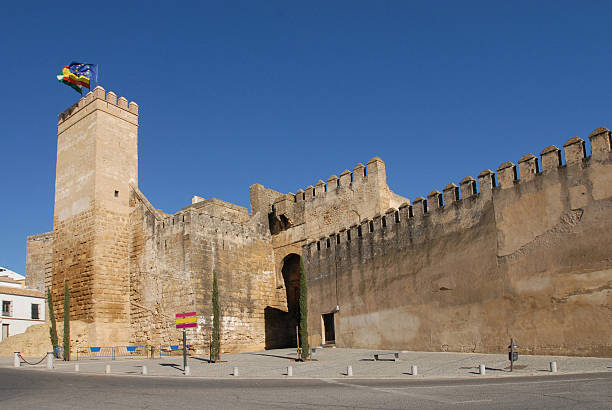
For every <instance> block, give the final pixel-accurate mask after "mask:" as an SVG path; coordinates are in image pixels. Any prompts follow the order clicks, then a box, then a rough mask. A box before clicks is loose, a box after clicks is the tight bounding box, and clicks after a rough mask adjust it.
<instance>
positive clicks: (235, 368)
mask: <svg viewBox="0 0 612 410" xmlns="http://www.w3.org/2000/svg"><path fill="white" fill-rule="evenodd" d="M232 376H238V368H237V367H234V372H233V373H232Z"/></svg>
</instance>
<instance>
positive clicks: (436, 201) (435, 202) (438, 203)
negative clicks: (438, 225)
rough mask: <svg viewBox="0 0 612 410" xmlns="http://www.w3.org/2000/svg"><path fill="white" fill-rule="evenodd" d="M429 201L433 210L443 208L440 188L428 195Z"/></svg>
mask: <svg viewBox="0 0 612 410" xmlns="http://www.w3.org/2000/svg"><path fill="white" fill-rule="evenodd" d="M427 203H428V204H429V208H430V210H431V211H435V210H436V209H440V208H442V205H443V204H442V192H440V191H438V190H434V191H431V192H430V193H429V195H427Z"/></svg>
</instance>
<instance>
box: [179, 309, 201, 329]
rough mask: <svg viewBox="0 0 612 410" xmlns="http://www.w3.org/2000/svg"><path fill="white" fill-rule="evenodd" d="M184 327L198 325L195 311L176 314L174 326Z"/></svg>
mask: <svg viewBox="0 0 612 410" xmlns="http://www.w3.org/2000/svg"><path fill="white" fill-rule="evenodd" d="M186 327H198V317H197V316H196V312H189V313H177V314H176V328H177V329H184V328H186Z"/></svg>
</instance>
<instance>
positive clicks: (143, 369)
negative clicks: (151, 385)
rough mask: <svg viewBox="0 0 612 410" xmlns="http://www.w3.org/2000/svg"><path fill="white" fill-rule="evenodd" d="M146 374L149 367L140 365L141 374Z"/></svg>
mask: <svg viewBox="0 0 612 410" xmlns="http://www.w3.org/2000/svg"><path fill="white" fill-rule="evenodd" d="M147 374H149V369H147V366H146V365H145V366H142V375H143V376H146V375H147Z"/></svg>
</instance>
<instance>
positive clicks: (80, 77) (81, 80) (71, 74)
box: [57, 61, 98, 94]
mask: <svg viewBox="0 0 612 410" xmlns="http://www.w3.org/2000/svg"><path fill="white" fill-rule="evenodd" d="M57 79H58V81H60V82H62V83H64V84H66V85H68V86H70V87H72V88H73V89H74V90H75V91H76V92H77V93H79V94H83V87H85V88H87V89H91V84H90V83H91V80H94V81H97V80H98V67H97V66H96V65H95V64H82V63H77V62H75V61H73V62H72V63H70V64H69V65H67V66H65V67H64V68H62V72H61V73H60V74H58V76H57Z"/></svg>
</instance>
